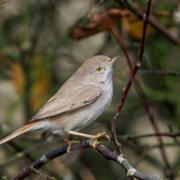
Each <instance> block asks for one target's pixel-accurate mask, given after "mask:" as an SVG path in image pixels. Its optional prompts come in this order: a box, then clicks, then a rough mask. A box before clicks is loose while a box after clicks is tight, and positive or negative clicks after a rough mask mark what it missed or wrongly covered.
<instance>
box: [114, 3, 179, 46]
mask: <svg viewBox="0 0 180 180" xmlns="http://www.w3.org/2000/svg"><path fill="white" fill-rule="evenodd" d="M115 1H116V2H117V3H118V4H119V5H120V7H123V8H127V9H128V10H130V11H131V12H132V13H133V14H134V15H136V17H137V18H139V19H141V20H142V19H143V18H144V17H143V14H144V13H143V12H142V10H140V9H137V7H135V6H134V5H133V4H132V2H129V1H127V0H115ZM148 23H149V24H150V25H151V26H152V27H154V28H155V29H156V30H157V31H159V32H160V33H161V34H162V35H163V36H164V37H166V38H167V39H169V40H170V41H171V42H173V43H174V44H176V45H179V44H180V40H179V39H178V38H176V37H174V36H173V35H172V34H171V33H169V32H168V31H167V29H166V28H165V27H163V26H162V25H160V24H159V22H158V21H157V20H156V18H155V17H154V16H152V15H150V16H149V18H148Z"/></svg>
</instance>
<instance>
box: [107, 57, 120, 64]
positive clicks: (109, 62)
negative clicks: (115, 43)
mask: <svg viewBox="0 0 180 180" xmlns="http://www.w3.org/2000/svg"><path fill="white" fill-rule="evenodd" d="M119 58H120V56H117V57H115V58H112V59H110V60H109V61H108V64H109V65H111V66H112V65H113V64H114V62H115V61H116V60H117V59H119Z"/></svg>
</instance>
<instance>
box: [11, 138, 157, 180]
mask: <svg viewBox="0 0 180 180" xmlns="http://www.w3.org/2000/svg"><path fill="white" fill-rule="evenodd" d="M92 145H93V142H92V140H86V141H82V142H81V143H80V144H75V145H73V146H72V149H71V150H72V151H74V150H78V149H80V148H83V149H85V148H92ZM95 150H97V151H98V152H99V153H100V154H102V155H103V156H104V157H105V158H106V159H108V160H112V161H114V162H116V163H117V164H119V165H120V166H121V167H122V168H123V169H124V170H125V171H126V174H127V176H128V177H130V178H137V179H140V180H159V178H158V177H155V176H148V175H145V174H143V173H141V172H140V171H138V170H137V169H135V168H134V167H133V166H132V165H131V164H130V163H129V161H128V160H127V159H126V158H125V157H123V155H122V154H120V155H118V154H117V153H115V152H113V151H111V150H110V149H109V148H108V147H106V146H105V145H103V144H97V146H96V147H95ZM65 153H67V145H63V146H62V147H60V148H57V149H55V150H53V151H51V152H49V153H47V154H44V155H43V156H41V158H39V159H38V160H36V161H34V162H33V163H32V164H31V165H29V166H27V167H25V168H24V169H23V170H21V171H20V172H19V173H18V174H17V175H16V176H15V177H14V178H13V180H22V179H24V178H26V177H28V176H30V175H31V174H32V173H33V170H34V169H39V168H41V167H42V166H43V165H45V164H46V163H48V162H49V161H51V160H52V159H54V158H56V157H58V156H61V155H63V154H65Z"/></svg>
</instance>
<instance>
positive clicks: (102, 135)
mask: <svg viewBox="0 0 180 180" xmlns="http://www.w3.org/2000/svg"><path fill="white" fill-rule="evenodd" d="M67 133H68V134H72V135H76V136H81V137H85V138H88V139H92V141H93V142H92V147H93V148H95V147H96V145H97V144H99V143H100V141H101V140H102V139H104V138H106V139H108V141H110V137H109V136H108V135H107V133H106V132H101V133H98V134H95V135H90V134H84V133H80V132H76V131H68V132H67Z"/></svg>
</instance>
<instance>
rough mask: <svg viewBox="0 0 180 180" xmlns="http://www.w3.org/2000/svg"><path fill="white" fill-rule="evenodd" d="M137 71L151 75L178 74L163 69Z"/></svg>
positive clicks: (177, 73) (179, 73) (175, 75)
mask: <svg viewBox="0 0 180 180" xmlns="http://www.w3.org/2000/svg"><path fill="white" fill-rule="evenodd" d="M139 73H141V74H151V75H166V76H174V77H179V76H180V72H174V71H164V70H140V71H139Z"/></svg>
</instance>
